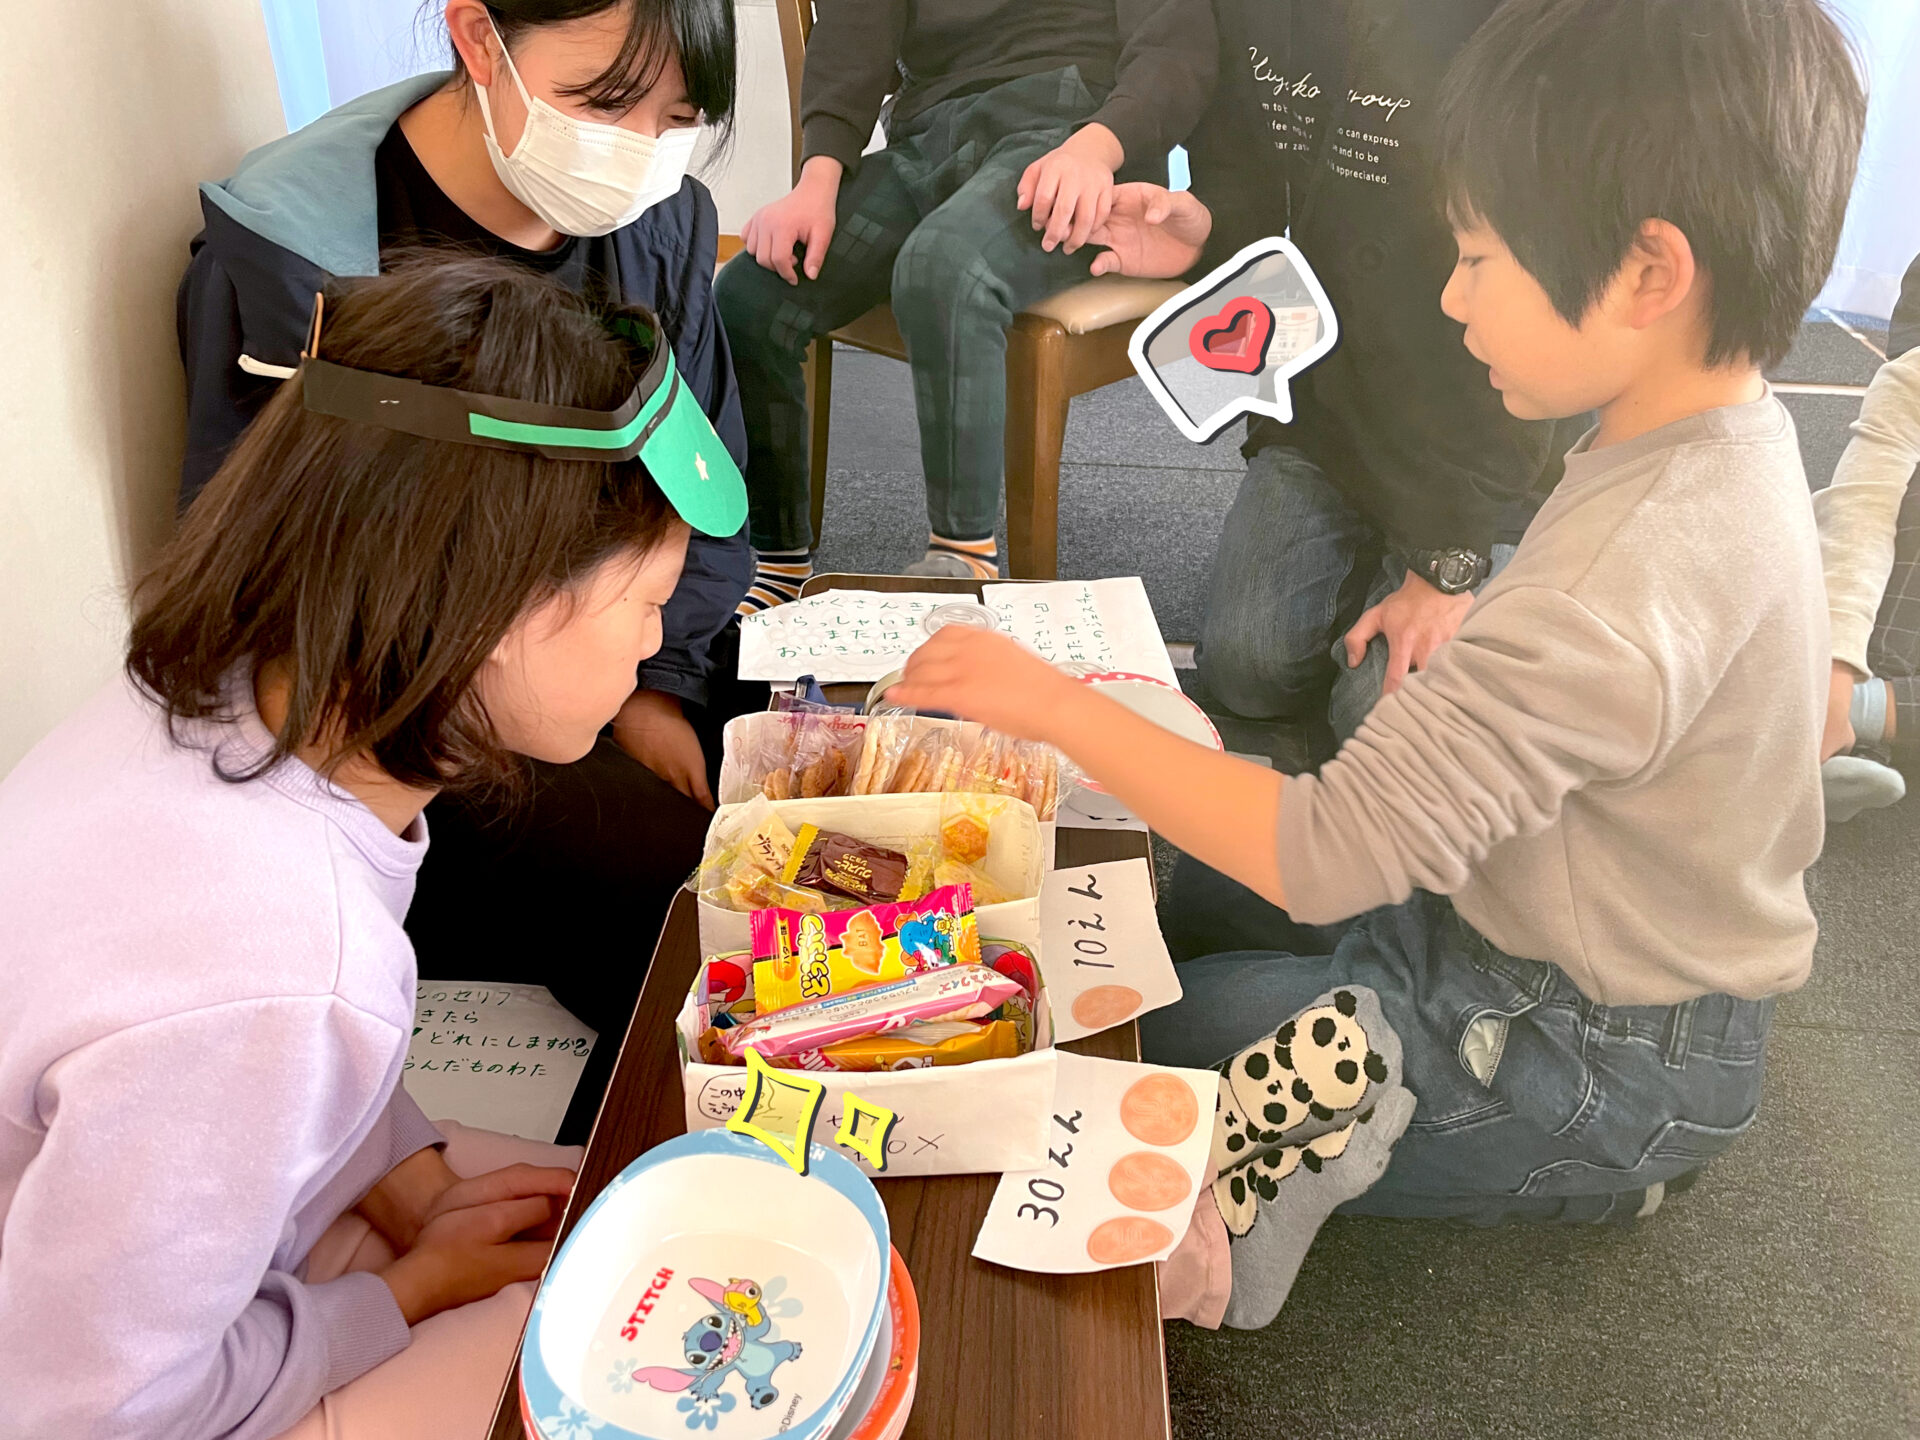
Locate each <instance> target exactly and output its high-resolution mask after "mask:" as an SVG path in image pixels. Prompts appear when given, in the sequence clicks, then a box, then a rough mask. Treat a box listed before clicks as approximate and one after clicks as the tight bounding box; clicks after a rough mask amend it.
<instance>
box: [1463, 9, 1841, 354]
mask: <svg viewBox="0 0 1920 1440" xmlns="http://www.w3.org/2000/svg"><path fill="white" fill-rule="evenodd" d="M1865 121H1866V97H1865V95H1864V94H1863V92H1862V90H1861V85H1860V79H1859V75H1858V73H1857V71H1856V69H1855V65H1854V60H1853V54H1852V50H1851V47H1850V46H1849V45H1848V43H1847V40H1846V38H1845V37H1844V36H1843V35H1842V34H1841V31H1840V29H1839V27H1838V26H1837V25H1836V24H1835V23H1834V20H1833V18H1832V17H1831V16H1830V15H1829V14H1828V13H1827V12H1826V10H1825V8H1824V7H1823V6H1822V5H1821V4H1820V0H1508V3H1507V4H1505V5H1504V6H1502V7H1501V8H1500V9H1499V10H1498V11H1496V12H1495V13H1494V15H1493V17H1492V18H1491V19H1489V20H1488V21H1487V22H1486V24H1485V25H1484V26H1482V27H1481V29H1480V30H1479V32H1478V33H1477V34H1475V35H1474V37H1473V39H1472V40H1471V41H1470V42H1469V43H1468V44H1467V46H1466V48H1465V49H1464V50H1462V51H1461V53H1460V56H1459V58H1458V59H1457V60H1456V61H1455V62H1454V64H1453V67H1452V69H1451V70H1449V71H1448V73H1447V77H1446V80H1445V82H1444V84H1443V86H1442V89H1441V100H1440V132H1441V138H1440V159H1441V173H1442V178H1443V183H1444V186H1445V190H1446V195H1447V204H1448V209H1449V211H1450V213H1451V214H1452V215H1453V216H1454V217H1456V218H1457V219H1460V220H1463V221H1466V222H1469V223H1471V222H1475V221H1480V222H1484V223H1485V224H1487V225H1488V226H1490V227H1491V228H1492V229H1493V230H1495V231H1496V232H1498V234H1499V235H1500V238H1501V239H1502V240H1503V241H1505V242H1506V245H1507V247H1508V248H1509V249H1510V250H1512V251H1513V254H1514V257H1515V258H1516V259H1517V260H1519V262H1520V263H1521V264H1522V265H1523V266H1525V267H1526V269H1527V271H1528V272H1529V273H1530V274H1531V275H1532V276H1533V277H1534V278H1535V279H1536V280H1538V281H1539V282H1540V284H1541V286H1542V287H1543V288H1544V289H1545V290H1546V292H1547V294H1548V296H1549V297H1550V298H1551V299H1552V300H1553V304H1554V308H1555V309H1557V310H1558V311H1559V312H1560V314H1561V315H1562V316H1563V317H1565V319H1566V320H1567V322H1568V323H1569V324H1576V325H1577V324H1578V323H1579V322H1580V320H1581V319H1582V318H1583V317H1584V316H1585V315H1586V313H1587V310H1588V309H1589V307H1590V306H1591V305H1592V304H1593V302H1594V301H1595V300H1597V299H1598V298H1599V296H1600V294H1601V292H1602V291H1603V290H1604V289H1605V288H1606V286H1607V284H1608V282H1609V281H1611V280H1612V279H1613V277H1614V276H1615V275H1617V274H1619V272H1620V266H1621V265H1622V263H1623V262H1624V261H1625V260H1626V258H1627V255H1628V253H1629V251H1630V250H1631V248H1632V247H1633V245H1634V243H1635V237H1636V234H1637V232H1638V230H1639V228H1640V225H1641V223H1642V222H1643V221H1645V220H1648V219H1662V220H1667V221H1670V222H1671V223H1672V224H1673V225H1675V226H1676V227H1677V228H1678V229H1680V230H1681V231H1682V232H1683V233H1684V234H1685V235H1686V237H1687V241H1688V243H1689V244H1690V245H1691V246H1692V247H1693V254H1694V259H1695V262H1696V264H1697V265H1698V266H1699V268H1700V270H1701V271H1702V272H1703V274H1704V276H1705V277H1706V280H1707V284H1708V286H1709V291H1708V301H1707V305H1708V314H1709V315H1710V317H1711V325H1710V331H1709V334H1708V337H1707V348H1706V362H1707V364H1709V365H1723V364H1727V363H1730V362H1733V361H1735V360H1737V359H1740V358H1741V357H1746V358H1747V359H1749V360H1751V361H1753V362H1755V363H1758V364H1761V365H1771V364H1774V363H1776V362H1777V361H1778V360H1779V359H1780V358H1781V357H1782V356H1784V355H1785V354H1786V353H1787V348H1788V346H1789V345H1791V344H1792V341H1793V337H1794V333H1795V332H1796V330H1797V329H1798V328H1799V325H1800V322H1801V320H1802V318H1803V317H1804V316H1805V315H1806V312H1807V309H1808V307H1809V306H1810V305H1812V303H1813V300H1814V297H1815V296H1816V295H1817V294H1818V293H1819V291H1820V287H1821V285H1822V284H1823V283H1824V282H1825V280H1826V277H1827V272H1828V270H1829V269H1830V268H1831V267H1832V264H1833V256H1834V251H1835V249H1836V248H1837V247H1838V245H1839V242H1840V226H1841V222H1842V221H1843V220H1844V219H1845V217H1846V209H1847V196H1848V192H1849V191H1850V190H1851V189H1852V187H1853V171H1854V163H1855V161H1856V160H1857V158H1858V156H1859V150H1860V134H1861V130H1862V127H1863V126H1864V124H1865Z"/></svg>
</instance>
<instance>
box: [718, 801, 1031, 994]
mask: <svg viewBox="0 0 1920 1440" xmlns="http://www.w3.org/2000/svg"><path fill="white" fill-rule="evenodd" d="M946 798H947V797H945V796H944V795H934V794H918V795H844V796H838V797H834V798H830V799H820V800H776V801H774V802H772V803H773V810H774V813H775V814H777V815H778V816H779V817H780V818H781V820H783V821H784V822H786V825H787V827H788V828H789V829H792V830H795V831H797V830H799V828H800V827H801V826H802V825H817V826H819V827H820V828H821V829H822V830H837V831H839V832H840V833H841V834H843V835H851V836H852V837H853V838H854V839H856V840H866V841H870V842H872V843H874V844H876V845H885V846H887V847H889V848H890V849H896V850H904V849H905V848H907V847H908V846H909V845H910V844H912V843H913V842H914V841H916V840H925V839H930V838H937V837H938V836H939V834H940V815H941V809H942V806H943V804H944V802H945V800H946ZM968 799H969V800H970V801H973V802H976V803H978V804H981V805H983V806H986V807H988V808H989V809H990V811H991V813H992V819H991V821H990V823H989V826H988V842H987V855H986V859H984V860H983V861H981V862H980V869H981V870H982V871H984V872H985V873H986V875H987V877H988V878H989V879H991V880H992V881H993V882H994V883H995V884H996V885H998V886H999V887H1000V888H1001V889H1002V890H1004V891H1006V892H1007V893H1008V894H1009V895H1015V896H1018V897H1020V898H1018V899H1016V900H1012V901H1009V902H1008V903H1006V904H1004V905H981V906H977V907H975V912H974V913H975V914H976V915H978V916H979V919H980V937H981V938H982V939H983V940H1011V941H1014V942H1015V943H1017V944H1021V945H1024V946H1026V947H1027V948H1028V949H1029V950H1031V951H1033V952H1034V954H1035V955H1038V954H1039V953H1040V884H1041V880H1042V878H1043V877H1044V876H1045V875H1046V872H1047V870H1048V868H1049V867H1050V865H1051V864H1052V856H1053V848H1052V844H1051V843H1050V842H1051V839H1052V837H1051V836H1050V835H1049V834H1048V833H1046V829H1045V827H1043V826H1042V825H1041V824H1040V822H1039V820H1037V819H1036V818H1035V817H1034V813H1033V807H1032V806H1031V805H1029V804H1027V803H1026V802H1025V801H1024V800H1015V799H1014V798H1012V797H1011V796H1007V795H979V796H969V797H968ZM739 808H740V807H739V806H738V805H723V806H721V807H720V809H719V810H717V811H715V812H714V817H713V824H712V826H711V827H710V828H709V829H708V832H707V855H706V857H703V858H711V856H712V855H713V853H714V851H715V849H716V848H717V845H718V842H717V841H716V839H715V836H716V835H718V834H720V833H723V832H725V831H726V830H727V829H728V828H729V827H728V821H729V820H730V818H731V817H732V816H733V815H735V814H737V813H738V811H739ZM699 913H700V954H701V957H702V958H703V959H705V958H706V957H708V956H712V955H725V954H729V953H731V952H733V951H735V950H747V949H750V948H751V947H752V943H753V939H752V921H751V918H750V917H749V916H748V915H747V914H746V912H744V911H739V910H729V909H727V908H726V907H724V906H721V905H716V904H714V903H713V902H712V901H711V900H709V899H707V898H706V897H705V896H704V895H702V896H701V897H700V902H699Z"/></svg>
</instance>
